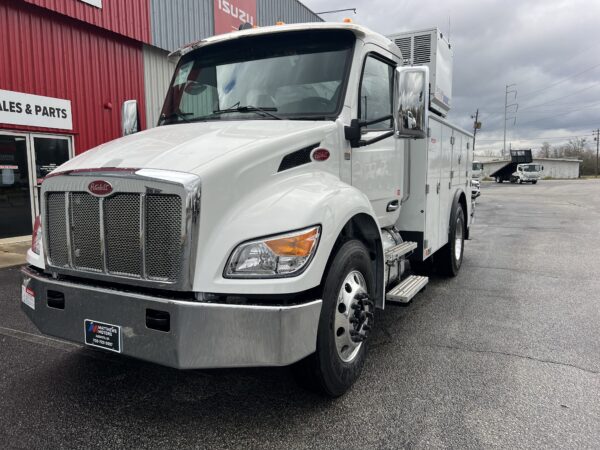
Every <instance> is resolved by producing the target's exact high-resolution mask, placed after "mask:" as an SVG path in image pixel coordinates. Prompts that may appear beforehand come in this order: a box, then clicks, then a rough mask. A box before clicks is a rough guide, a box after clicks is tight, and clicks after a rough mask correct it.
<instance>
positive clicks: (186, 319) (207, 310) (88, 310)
mask: <svg viewBox="0 0 600 450" xmlns="http://www.w3.org/2000/svg"><path fill="white" fill-rule="evenodd" d="M22 272H23V287H24V288H25V289H27V290H28V291H29V292H33V295H34V296H35V301H34V306H35V308H34V309H33V308H31V307H30V306H29V305H27V304H25V303H22V304H21V305H22V309H23V311H24V312H25V313H26V314H27V316H28V317H29V318H30V319H31V320H32V321H33V323H34V324H35V325H36V326H37V327H38V329H39V330H40V331H41V332H42V333H43V334H47V335H50V336H54V337H58V338H61V339H65V340H68V341H72V342H78V343H81V344H83V343H84V321H85V320H86V319H90V320H94V321H97V322H103V323H108V324H112V325H118V326H120V327H121V349H122V351H121V352H122V353H123V354H125V355H128V356H132V357H134V358H139V359H142V360H145V361H150V362H154V363H157V364H162V365H165V366H170V367H175V368H179V369H196V368H197V369H200V368H217V367H248V366H285V365H289V364H292V363H294V362H296V361H299V360H300V359H302V358H304V357H306V356H308V355H310V354H311V353H313V352H314V351H315V349H316V342H317V326H318V323H319V315H320V312H321V304H322V301H321V300H314V301H311V302H308V303H303V304H299V305H293V306H251V305H230V304H217V303H201V302H190V301H180V300H170V299H164V298H159V297H153V296H150V295H146V294H140V293H133V292H125V291H120V290H116V289H109V288H104V287H96V286H87V285H84V284H76V283H73V282H65V281H59V280H54V279H52V278H51V277H49V276H47V275H44V274H41V273H39V272H38V271H36V270H34V269H32V268H30V267H24V268H23V269H22ZM49 291H50V294H49ZM61 296H62V298H63V299H64V303H62V304H60V305H59V308H57V307H56V306H57V304H56V298H57V297H58V298H61ZM49 299H50V300H49ZM49 303H50V304H53V305H54V307H51V306H49ZM60 306H63V308H60ZM148 310H151V311H161V312H163V313H168V316H169V321H170V327H169V331H168V332H165V331H159V330H157V329H152V328H148V326H147V314H148Z"/></svg>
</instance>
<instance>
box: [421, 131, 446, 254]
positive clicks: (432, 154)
mask: <svg viewBox="0 0 600 450" xmlns="http://www.w3.org/2000/svg"><path fill="white" fill-rule="evenodd" d="M427 139H428V146H427V187H426V191H427V194H426V210H425V233H424V238H423V239H424V242H423V251H424V254H423V258H424V259H425V258H427V257H429V256H430V255H431V254H432V253H433V252H434V251H435V250H437V249H438V248H439V240H440V238H439V225H438V223H439V215H440V193H441V188H442V186H441V181H440V175H441V172H440V169H441V167H442V166H441V157H442V125H441V124H440V123H439V122H436V121H435V120H430V121H429V137H428V138H427Z"/></svg>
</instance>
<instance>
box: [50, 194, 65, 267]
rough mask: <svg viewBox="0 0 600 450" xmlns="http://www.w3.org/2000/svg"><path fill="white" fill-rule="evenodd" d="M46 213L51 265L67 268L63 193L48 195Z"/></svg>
mask: <svg viewBox="0 0 600 450" xmlns="http://www.w3.org/2000/svg"><path fill="white" fill-rule="evenodd" d="M47 210H48V212H47V215H46V223H47V224H48V225H47V228H48V230H49V232H48V244H49V247H50V248H51V249H52V264H54V265H55V266H56V267H69V251H68V249H67V245H66V243H67V216H66V211H67V210H66V208H65V194H64V193H63V192H50V193H48V209H47Z"/></svg>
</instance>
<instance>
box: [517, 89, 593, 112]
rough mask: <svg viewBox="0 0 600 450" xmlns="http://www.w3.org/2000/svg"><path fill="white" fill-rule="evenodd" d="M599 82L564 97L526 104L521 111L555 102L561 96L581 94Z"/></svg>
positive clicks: (568, 95)
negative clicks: (535, 103)
mask: <svg viewBox="0 0 600 450" xmlns="http://www.w3.org/2000/svg"><path fill="white" fill-rule="evenodd" d="M597 84H598V82H595V83H592V84H591V85H589V86H586V87H584V88H583V89H580V90H578V91H575V92H571V93H569V94H567V95H563V96H562V97H557V98H554V99H552V100H548V101H547V102H544V103H538V104H537V105H531V106H526V107H525V108H521V111H524V110H528V109H531V108H537V107H538V106H543V105H547V104H548V103H552V102H555V101H556V100H560V99H561V98H566V97H572V96H573V95H575V94H579V93H580V92H583V91H587V90H588V89H591V88H593V87H594V86H596V85H597Z"/></svg>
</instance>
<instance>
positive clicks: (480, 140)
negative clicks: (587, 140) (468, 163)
mask: <svg viewBox="0 0 600 450" xmlns="http://www.w3.org/2000/svg"><path fill="white" fill-rule="evenodd" d="M589 136H592V135H591V134H577V135H573V136H546V137H535V138H529V137H517V138H515V140H517V141H544V140H546V141H552V140H557V139H575V138H580V137H589ZM478 141H479V142H502V139H478Z"/></svg>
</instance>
